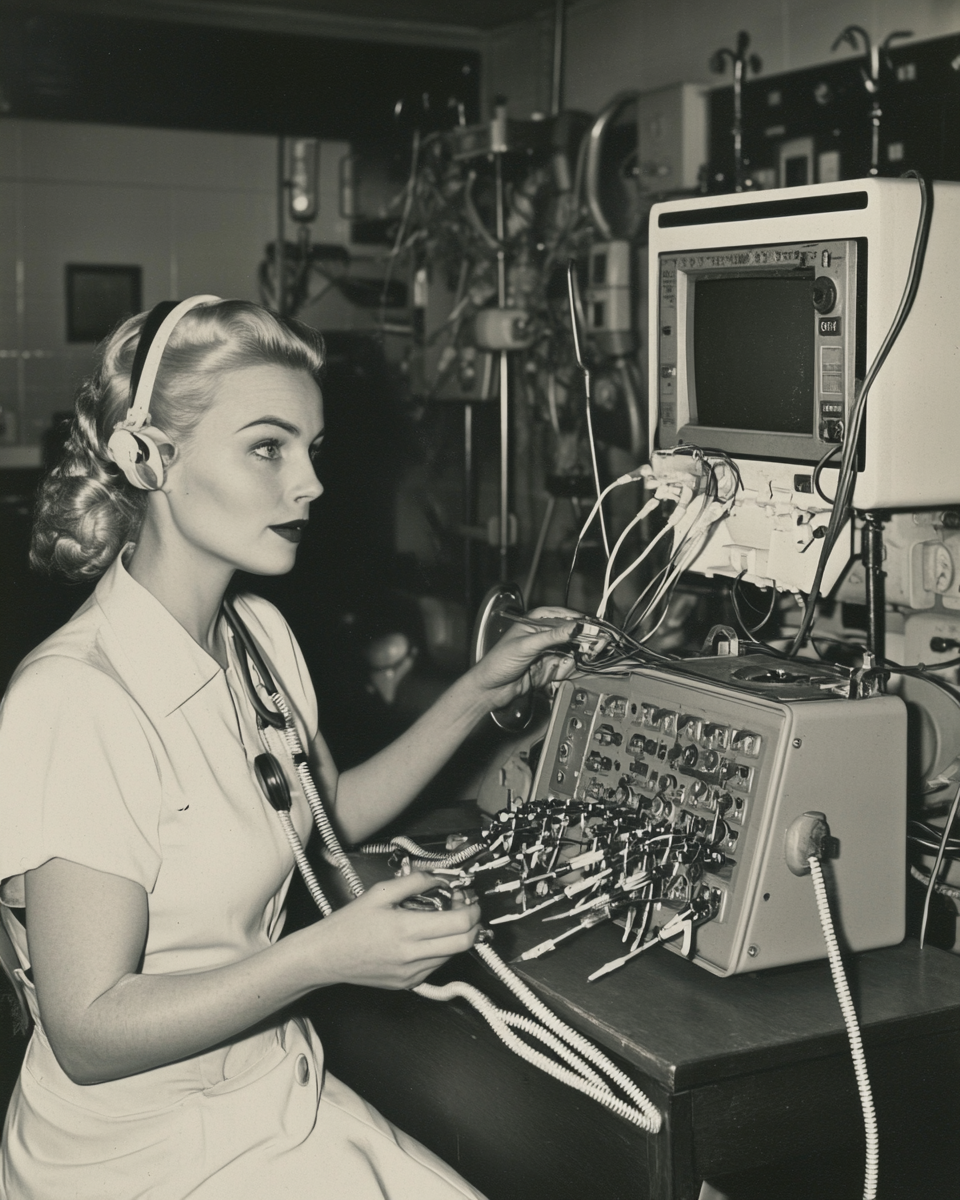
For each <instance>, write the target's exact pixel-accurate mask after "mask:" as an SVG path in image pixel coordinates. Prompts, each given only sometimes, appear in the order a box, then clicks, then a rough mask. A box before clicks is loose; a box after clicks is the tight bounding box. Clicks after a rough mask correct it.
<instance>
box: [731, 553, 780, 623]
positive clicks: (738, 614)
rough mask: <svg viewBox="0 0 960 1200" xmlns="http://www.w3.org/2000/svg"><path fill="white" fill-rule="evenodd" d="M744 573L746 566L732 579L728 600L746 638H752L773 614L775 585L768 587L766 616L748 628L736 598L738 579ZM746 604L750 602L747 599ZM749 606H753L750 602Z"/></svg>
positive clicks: (775, 600)
mask: <svg viewBox="0 0 960 1200" xmlns="http://www.w3.org/2000/svg"><path fill="white" fill-rule="evenodd" d="M746 573H747V572H746V568H744V569H743V570H742V571H741V572H740V574H739V575H738V576H737V577H736V579H734V581H733V585H732V586H731V588H730V600H731V603H732V604H733V611H734V613H735V614H736V617H737V621H738V623H739V625H740V628H741V629H742V630H743V632H744V633H745V634H746V635H747V637H748V638H752V637H753V635H754V634H755V633H756V632H757V631H758V630H759V629H762V628H763V627H764V625H766V623H767V622H768V621H769V620H770V618H771V617H772V616H773V610H774V607H775V605H776V603H777V589H776V588H775V587H771V588H770V607H769V608H768V609H767V612H766V616H764V618H763V620H762V621H761V622H760V623H759V624H758V625H754V626H753V627H752V628H750V629H748V628H747V623H746V621H744V619H743V616H742V614H741V612H740V604H739V602H738V600H737V588H738V587H739V585H740V580H741V579H742V578H743V577H744V575H746ZM747 604H750V601H749V600H747ZM750 607H751V608H753V605H752V604H750ZM759 611H760V610H759V609H754V612H757V613H759Z"/></svg>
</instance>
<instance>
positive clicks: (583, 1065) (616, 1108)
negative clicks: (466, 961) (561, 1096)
mask: <svg viewBox="0 0 960 1200" xmlns="http://www.w3.org/2000/svg"><path fill="white" fill-rule="evenodd" d="M475 949H476V950H477V952H478V953H479V954H480V955H481V956H482V957H483V960H484V962H486V963H487V964H488V965H489V966H491V967H492V968H493V970H494V971H495V972H496V974H497V975H498V976H499V977H500V978H501V979H502V980H503V982H504V983H506V984H507V986H508V987H509V988H510V990H511V991H512V992H513V993H514V994H515V995H517V996H518V997H520V998H521V999H522V1000H523V1002H524V1003H525V1004H527V1005H528V1007H530V1008H531V1009H532V1008H533V1007H534V1006H536V1007H537V1008H538V1009H541V1010H542V1012H538V1013H537V1015H538V1016H541V1017H542V1018H543V1019H544V1024H539V1023H538V1022H537V1021H535V1020H532V1019H531V1018H530V1017H525V1016H523V1015H521V1014H518V1013H511V1012H505V1011H504V1010H503V1009H499V1008H497V1006H496V1005H495V1004H494V1003H493V1002H492V1001H491V1000H490V999H489V997H487V996H485V995H484V994H483V992H481V991H479V990H478V989H477V988H475V987H472V986H471V985H470V984H468V983H462V982H460V981H456V982H454V983H448V984H445V985H444V986H442V987H437V986H435V985H434V984H429V983H421V984H420V986H419V987H416V988H414V989H413V990H414V991H415V992H416V993H417V994H418V995H420V996H424V997H426V998H427V999H428V1000H452V999H454V998H455V997H460V998H461V999H464V1000H466V1001H468V1002H469V1003H470V1004H472V1005H473V1007H474V1008H475V1009H476V1010H477V1012H479V1013H480V1015H481V1016H482V1017H484V1019H485V1020H486V1021H487V1024H488V1025H489V1026H490V1028H491V1029H492V1030H493V1031H494V1033H496V1034H497V1036H498V1037H499V1038H500V1039H501V1040H502V1041H503V1042H504V1044H505V1045H507V1046H508V1047H509V1048H510V1049H511V1050H513V1051H514V1053H515V1054H517V1055H518V1056H519V1057H520V1058H522V1059H524V1060H525V1061H526V1062H529V1063H531V1064H532V1065H533V1066H535V1067H539V1068H540V1070H541V1071H543V1072H544V1073H545V1074H547V1075H550V1076H552V1077H553V1078H554V1079H557V1080H559V1081H560V1082H561V1083H565V1084H567V1085H568V1086H569V1087H572V1088H575V1089H576V1090H577V1091H579V1092H583V1094H584V1095H586V1096H590V1097H591V1099H593V1100H596V1101H597V1103H598V1104H602V1105H603V1106H604V1107H605V1108H608V1109H610V1111H611V1112H614V1113H616V1114H617V1115H618V1116H621V1117H623V1118H624V1119H625V1120H627V1121H630V1122H631V1123H632V1124H634V1125H639V1126H640V1128H641V1129H645V1130H646V1131H647V1132H648V1133H658V1132H659V1130H660V1127H661V1124H662V1121H663V1118H662V1117H661V1115H660V1113H659V1111H658V1110H657V1109H656V1108H655V1107H654V1106H653V1104H651V1102H650V1101H649V1100H648V1099H647V1097H646V1096H645V1095H644V1094H643V1092H642V1091H641V1090H640V1089H639V1088H638V1087H637V1086H636V1084H635V1083H634V1082H633V1080H632V1079H630V1078H629V1077H628V1076H627V1075H625V1074H624V1073H623V1072H622V1071H620V1070H618V1069H617V1068H616V1067H615V1066H614V1065H613V1063H612V1062H610V1060H609V1059H608V1058H607V1057H606V1055H604V1054H602V1053H601V1051H599V1050H598V1049H597V1047H596V1046H594V1045H593V1044H592V1043H591V1042H589V1041H588V1040H587V1039H586V1038H584V1037H581V1035H580V1034H578V1033H577V1032H576V1031H575V1030H573V1029H570V1028H569V1027H568V1026H566V1025H565V1024H564V1023H563V1022H562V1021H561V1020H560V1018H559V1017H557V1016H556V1015H555V1014H554V1013H552V1012H550V1010H549V1009H548V1008H547V1007H546V1005H542V1004H541V1003H540V1001H539V1000H537V998H536V997H535V996H534V994H533V992H531V991H530V989H529V988H527V987H526V985H525V984H523V983H522V982H521V980H519V979H518V978H517V976H516V975H514V973H513V972H512V971H511V970H510V968H509V967H508V966H507V964H506V963H505V962H503V960H502V959H501V958H500V957H499V956H498V955H497V954H496V952H495V951H494V950H492V949H491V948H490V947H489V946H482V945H478V946H476V947H475ZM524 992H525V993H527V995H526V996H524V995H523V993H524ZM531 1001H532V1003H531ZM548 1026H549V1027H548ZM513 1029H518V1030H521V1031H522V1032H524V1033H526V1034H527V1035H528V1036H530V1037H534V1038H538V1039H539V1040H540V1041H542V1042H543V1043H544V1044H545V1045H547V1046H549V1047H550V1049H551V1050H553V1052H554V1053H555V1054H556V1055H557V1056H558V1057H559V1058H562V1059H563V1060H564V1061H565V1062H567V1063H569V1064H570V1066H571V1067H572V1068H573V1070H572V1071H570V1070H567V1069H565V1068H564V1067H563V1066H562V1065H561V1064H560V1063H558V1062H554V1061H553V1060H552V1059H549V1058H547V1057H546V1056H545V1055H544V1054H541V1053H540V1052H539V1051H538V1050H535V1049H534V1048H533V1047H532V1046H528V1045H527V1043H526V1042H524V1041H523V1040H522V1039H521V1038H519V1037H517V1035H516V1034H515V1033H513V1032H512V1030H513ZM564 1043H567V1044H566V1045H565V1044H564ZM571 1045H576V1046H577V1048H578V1049H580V1050H582V1051H584V1054H585V1057H586V1058H588V1059H591V1060H592V1061H593V1062H594V1063H595V1064H596V1066H598V1067H599V1068H600V1071H599V1072H598V1071H595V1070H594V1069H593V1068H592V1067H591V1066H590V1064H589V1062H586V1061H584V1059H583V1058H581V1057H580V1055H578V1054H577V1053H575V1052H574V1050H572V1049H571V1048H570V1046H571ZM601 1072H602V1074H601ZM603 1075H606V1076H608V1078H609V1079H612V1080H613V1081H615V1082H616V1083H617V1084H619V1086H620V1087H621V1088H622V1090H623V1091H624V1092H625V1093H626V1094H627V1096H628V1097H629V1100H624V1099H622V1098H621V1097H619V1096H617V1095H616V1093H615V1092H614V1091H613V1089H612V1088H611V1087H610V1085H609V1083H608V1082H607V1080H606V1079H604V1078H603Z"/></svg>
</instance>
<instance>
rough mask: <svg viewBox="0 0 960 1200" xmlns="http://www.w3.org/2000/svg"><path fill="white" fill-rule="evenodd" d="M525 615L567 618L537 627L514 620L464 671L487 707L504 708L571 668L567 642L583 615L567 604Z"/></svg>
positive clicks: (561, 676) (532, 618) (573, 664)
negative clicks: (572, 610)
mask: <svg viewBox="0 0 960 1200" xmlns="http://www.w3.org/2000/svg"><path fill="white" fill-rule="evenodd" d="M526 615H527V617H528V618H530V619H531V620H536V619H537V618H540V617H561V618H562V617H566V618H569V620H565V621H563V623H562V624H560V625H555V626H551V627H550V628H549V629H544V630H537V631H532V630H530V629H529V628H527V627H525V626H524V625H523V624H522V622H518V623H517V624H516V625H514V627H513V628H512V629H510V630H509V631H508V632H507V633H506V634H504V636H503V637H502V638H501V639H500V641H499V642H497V643H496V645H495V646H493V647H492V648H491V649H490V650H488V651H487V653H486V654H485V655H484V656H483V658H482V659H481V660H480V661H479V662H478V663H477V664H476V666H475V667H473V668H472V669H471V670H470V671H469V672H468V677H469V678H470V679H471V682H472V683H473V684H474V685H475V686H476V687H478V688H479V689H480V690H481V692H482V693H483V698H484V703H485V706H486V707H487V708H488V709H496V708H504V707H505V706H506V705H508V704H510V703H511V701H513V700H515V699H516V698H517V697H518V696H522V695H524V694H525V693H527V692H529V691H530V690H531V689H532V688H538V687H542V686H543V685H544V684H546V683H551V682H552V681H553V680H558V679H566V678H567V676H568V675H570V674H572V672H573V671H574V668H575V663H574V660H573V655H572V654H571V653H570V642H571V639H572V638H573V637H574V636H575V635H576V633H577V626H578V624H579V622H581V621H583V619H584V618H583V617H582V615H580V614H579V613H574V612H571V611H570V609H567V608H535V609H533V611H532V612H529V613H527V614H526ZM561 647H562V648H563V649H562V650H561V649H560V648H561Z"/></svg>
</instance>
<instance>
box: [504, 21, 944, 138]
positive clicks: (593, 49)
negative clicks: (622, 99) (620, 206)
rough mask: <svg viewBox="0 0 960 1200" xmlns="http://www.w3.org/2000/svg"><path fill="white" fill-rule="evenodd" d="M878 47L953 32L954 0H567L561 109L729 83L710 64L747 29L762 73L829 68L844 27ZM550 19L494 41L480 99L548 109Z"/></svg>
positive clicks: (521, 109) (519, 108)
mask: <svg viewBox="0 0 960 1200" xmlns="http://www.w3.org/2000/svg"><path fill="white" fill-rule="evenodd" d="M849 24H857V25H862V26H863V27H864V28H865V29H866V30H867V31H868V32H869V33H870V35H871V37H873V38H875V39H876V38H879V39H880V40H881V41H882V40H883V38H885V37H886V36H887V34H888V33H890V32H891V31H892V30H895V29H896V30H900V29H909V30H912V31H913V33H914V35H915V37H916V38H918V39H920V38H932V37H941V36H943V35H944V34H949V33H958V32H960V0H572V3H570V5H569V8H568V15H567V39H566V47H567V49H566V73H565V75H566V86H565V92H566V96H565V99H566V107H567V108H579V109H585V110H587V111H589V112H596V111H598V110H599V109H600V108H601V107H602V106H603V105H604V104H605V103H606V101H608V100H609V99H610V98H611V97H612V96H613V95H614V94H615V93H616V92H618V91H621V90H624V89H627V88H639V89H641V90H644V91H646V90H649V89H652V88H657V87H662V86H664V85H665V84H670V83H681V82H686V83H705V84H711V85H713V86H719V85H721V84H722V83H724V82H729V81H730V74H729V69H728V71H727V75H726V76H718V75H713V74H711V72H710V70H709V68H708V65H707V64H708V61H709V58H710V56H711V55H712V54H713V52H714V51H715V50H717V49H718V48H719V47H721V46H729V47H731V48H732V47H733V46H734V44H735V42H736V37H737V32H738V31H739V30H741V29H745V30H747V32H748V33H749V34H750V37H751V49H752V50H753V51H755V52H756V53H757V54H759V55H760V57H761V59H762V60H763V74H765V75H769V74H776V73H778V72H780V71H790V70H794V69H796V68H799V67H807V66H813V65H815V64H816V63H821V62H828V61H830V60H831V59H832V58H834V57H840V56H842V55H849V54H851V53H852V51H851V50H850V49H848V48H847V47H843V48H841V49H840V50H838V51H837V52H836V55H832V54H831V53H830V46H831V45H832V43H833V41H834V39H835V38H836V36H837V34H839V33H840V31H841V30H842V29H843V28H844V26H845V25H849ZM552 36H553V35H552V22H551V21H549V20H546V19H544V18H540V19H536V20H532V21H528V22H523V23H519V24H517V25H516V26H511V27H510V28H509V29H507V30H503V31H500V32H499V33H498V34H497V35H495V36H494V37H493V38H492V39H491V43H490V47H489V51H488V55H487V57H486V59H485V71H486V74H487V77H488V81H489V82H488V84H487V86H486V87H485V89H484V90H485V92H486V93H487V94H488V95H489V94H491V93H492V91H500V92H503V93H505V94H506V95H507V96H508V98H509V100H510V111H511V113H512V114H513V115H514V116H526V115H527V114H528V113H529V112H530V111H532V110H534V109H545V108H546V107H547V105H548V103H549V95H550V62H551V57H550V56H551V48H552Z"/></svg>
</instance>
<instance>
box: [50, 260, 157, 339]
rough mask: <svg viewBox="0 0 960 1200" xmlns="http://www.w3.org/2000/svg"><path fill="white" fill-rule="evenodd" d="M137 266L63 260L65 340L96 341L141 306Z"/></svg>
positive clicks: (141, 279) (140, 279) (141, 284)
mask: <svg viewBox="0 0 960 1200" xmlns="http://www.w3.org/2000/svg"><path fill="white" fill-rule="evenodd" d="M142 291H143V270H142V268H141V267H126V266H114V265H112V264H111V265H96V264H86V263H68V264H67V341H68V342H99V341H100V340H101V339H102V338H105V337H106V336H107V334H108V333H109V332H110V331H111V330H112V329H113V328H114V327H115V326H116V325H117V324H118V323H119V322H120V321H122V320H124V319H125V318H126V317H130V316H133V314H134V313H138V312H139V311H140V309H141V307H142V305H141V302H140V301H141V296H142Z"/></svg>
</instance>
